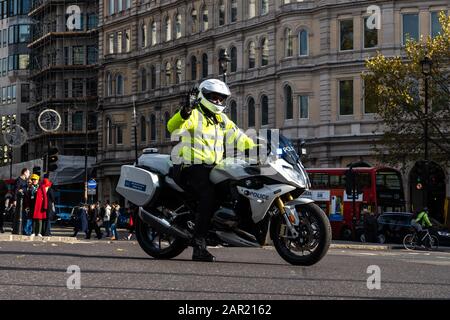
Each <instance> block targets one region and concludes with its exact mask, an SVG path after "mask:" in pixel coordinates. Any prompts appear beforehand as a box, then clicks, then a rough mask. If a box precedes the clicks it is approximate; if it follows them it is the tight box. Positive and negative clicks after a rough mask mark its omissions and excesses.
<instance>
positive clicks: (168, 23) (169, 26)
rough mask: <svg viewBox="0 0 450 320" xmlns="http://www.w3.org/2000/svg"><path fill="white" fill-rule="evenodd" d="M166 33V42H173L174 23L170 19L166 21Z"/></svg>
mask: <svg viewBox="0 0 450 320" xmlns="http://www.w3.org/2000/svg"><path fill="white" fill-rule="evenodd" d="M164 31H165V33H166V41H170V40H172V21H170V17H166V20H164Z"/></svg>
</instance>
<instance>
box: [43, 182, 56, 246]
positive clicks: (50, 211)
mask: <svg viewBox="0 0 450 320" xmlns="http://www.w3.org/2000/svg"><path fill="white" fill-rule="evenodd" d="M47 199H48V208H47V217H46V218H45V219H44V220H43V225H42V234H43V235H44V236H45V237H50V236H51V235H52V230H51V229H52V228H51V226H52V221H53V220H54V219H55V214H56V208H55V193H54V191H53V186H50V188H48V190H47Z"/></svg>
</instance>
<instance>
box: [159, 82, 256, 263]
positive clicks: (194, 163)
mask: <svg viewBox="0 0 450 320" xmlns="http://www.w3.org/2000/svg"><path fill="white" fill-rule="evenodd" d="M230 95H231V93H230V89H229V88H228V86H227V85H226V84H225V83H224V82H222V81H220V80H217V79H208V80H205V81H203V82H202V83H201V84H200V86H199V88H198V94H197V99H194V101H186V102H185V103H184V104H183V106H182V107H181V109H180V110H179V111H178V112H177V113H176V114H175V115H174V116H173V117H172V118H171V119H170V120H169V122H168V124H167V129H168V130H169V132H170V133H172V134H179V135H181V140H182V147H181V148H180V149H179V151H178V159H177V160H178V163H180V168H181V169H180V170H181V171H180V180H181V181H183V184H184V185H185V186H186V187H187V188H189V190H190V191H192V193H193V195H194V196H195V197H196V199H197V200H198V201H199V204H198V207H197V210H196V213H195V229H194V243H193V247H194V251H193V255H192V260H194V261H207V262H213V261H215V257H214V256H213V255H212V254H211V253H209V252H208V251H207V249H206V237H207V234H208V230H209V224H210V220H211V217H212V213H213V211H214V207H215V194H214V185H213V184H212V183H211V182H210V179H209V174H210V172H211V170H212V168H213V167H214V166H215V165H216V164H218V163H220V162H221V160H222V159H223V156H224V150H225V146H224V141H225V142H226V145H227V146H229V145H233V146H236V147H237V149H238V150H240V151H244V150H246V149H251V148H253V147H255V146H256V144H255V143H254V142H253V140H252V139H251V138H249V137H248V136H246V135H245V134H244V133H243V132H242V131H241V130H240V129H239V128H238V127H237V126H236V124H235V123H234V122H233V121H231V120H230V119H229V118H228V117H227V116H226V115H225V114H224V113H223V111H224V109H225V107H226V105H225V102H226V100H227V98H228V97H229V96H230ZM172 161H173V162H174V163H176V161H174V159H172Z"/></svg>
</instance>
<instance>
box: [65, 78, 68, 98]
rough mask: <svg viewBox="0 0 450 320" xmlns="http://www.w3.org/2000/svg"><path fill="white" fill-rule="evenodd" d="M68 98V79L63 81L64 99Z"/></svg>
mask: <svg viewBox="0 0 450 320" xmlns="http://www.w3.org/2000/svg"><path fill="white" fill-rule="evenodd" d="M68 97H69V79H64V98H68Z"/></svg>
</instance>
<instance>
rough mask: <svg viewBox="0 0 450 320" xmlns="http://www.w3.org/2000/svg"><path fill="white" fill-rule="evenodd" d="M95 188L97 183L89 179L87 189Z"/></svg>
mask: <svg viewBox="0 0 450 320" xmlns="http://www.w3.org/2000/svg"><path fill="white" fill-rule="evenodd" d="M95 188H97V181H95V180H94V179H91V180H89V181H88V189H95Z"/></svg>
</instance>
